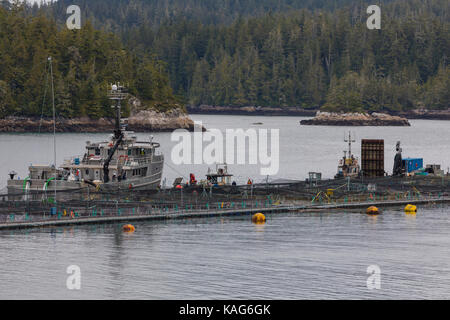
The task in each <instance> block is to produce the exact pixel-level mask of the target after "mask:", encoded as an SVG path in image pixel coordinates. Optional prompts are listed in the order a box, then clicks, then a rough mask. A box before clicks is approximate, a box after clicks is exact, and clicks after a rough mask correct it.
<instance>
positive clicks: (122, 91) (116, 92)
mask: <svg viewBox="0 0 450 320" xmlns="http://www.w3.org/2000/svg"><path fill="white" fill-rule="evenodd" d="M110 88H111V89H110V90H108V97H109V99H110V100H112V101H115V102H116V105H115V106H112V108H116V126H115V127H116V128H115V130H114V138H115V139H116V140H117V139H119V137H120V136H121V134H122V129H121V128H120V123H121V122H120V117H121V102H122V100H125V99H126V98H127V97H128V92H127V90H126V88H125V87H124V86H122V85H121V84H120V82H118V83H114V84H111V85H110Z"/></svg>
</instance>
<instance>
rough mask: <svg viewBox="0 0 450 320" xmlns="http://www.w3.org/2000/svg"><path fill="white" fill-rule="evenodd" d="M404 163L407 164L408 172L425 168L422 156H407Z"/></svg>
mask: <svg viewBox="0 0 450 320" xmlns="http://www.w3.org/2000/svg"><path fill="white" fill-rule="evenodd" d="M403 164H404V166H405V169H406V172H407V173H409V172H413V171H416V170H420V169H422V168H423V159H422V158H405V159H403Z"/></svg>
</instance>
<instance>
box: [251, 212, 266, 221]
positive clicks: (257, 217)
mask: <svg viewBox="0 0 450 320" xmlns="http://www.w3.org/2000/svg"><path fill="white" fill-rule="evenodd" d="M252 222H254V223H264V222H266V216H265V215H263V214H262V213H260V212H258V213H256V214H254V215H253V216H252Z"/></svg>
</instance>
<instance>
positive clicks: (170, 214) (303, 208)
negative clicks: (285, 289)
mask: <svg viewBox="0 0 450 320" xmlns="http://www.w3.org/2000/svg"><path fill="white" fill-rule="evenodd" d="M448 202H450V197H439V198H427V199H410V200H380V201H367V202H354V203H329V204H320V205H316V204H307V205H279V206H275V205H272V206H270V207H267V208H263V207H262V208H242V209H241V208H235V209H222V210H219V209H217V210H197V211H183V210H182V211H174V210H171V211H167V212H165V213H149V214H138V215H115V216H100V217H77V218H63V219H57V218H51V219H49V220H41V221H18V222H14V221H12V222H6V223H1V224H0V230H11V229H29V228H42V227H58V226H73V225H83V224H103V223H119V222H133V221H150V220H170V219H189V218H204V217H218V216H237V215H253V214H255V213H258V212H261V213H265V214H270V213H280V212H308V211H310V212H311V211H325V210H336V209H361V208H367V207H369V206H378V207H398V206H405V205H407V204H437V203H448Z"/></svg>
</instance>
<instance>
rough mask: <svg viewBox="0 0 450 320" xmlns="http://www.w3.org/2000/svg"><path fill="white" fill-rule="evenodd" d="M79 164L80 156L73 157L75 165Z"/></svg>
mask: <svg viewBox="0 0 450 320" xmlns="http://www.w3.org/2000/svg"><path fill="white" fill-rule="evenodd" d="M79 164H80V158H75V165H76V166H78V165H79Z"/></svg>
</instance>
